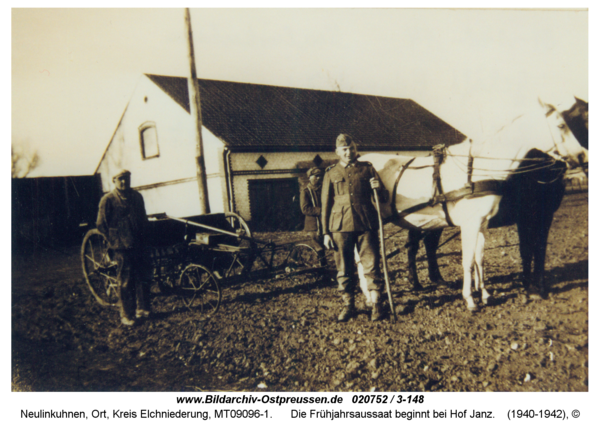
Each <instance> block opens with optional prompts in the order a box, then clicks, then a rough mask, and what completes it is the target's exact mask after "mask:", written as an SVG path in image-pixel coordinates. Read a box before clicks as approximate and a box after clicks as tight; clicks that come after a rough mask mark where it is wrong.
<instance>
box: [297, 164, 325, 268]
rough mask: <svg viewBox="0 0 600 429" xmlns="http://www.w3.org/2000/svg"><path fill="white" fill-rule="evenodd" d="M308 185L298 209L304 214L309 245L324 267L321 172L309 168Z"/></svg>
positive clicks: (301, 194)
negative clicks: (309, 240)
mask: <svg viewBox="0 0 600 429" xmlns="http://www.w3.org/2000/svg"><path fill="white" fill-rule="evenodd" d="M306 175H307V176H308V185H307V186H306V187H305V188H304V189H303V190H302V192H301V193H300V209H301V210H302V214H304V231H305V232H308V234H309V237H310V239H311V244H312V245H313V247H314V248H315V250H316V251H317V254H318V255H319V259H320V263H321V266H325V265H326V262H325V250H324V249H323V246H322V243H323V227H322V226H321V185H322V184H323V171H322V170H321V169H319V168H317V167H313V168H310V169H309V170H308V171H307V172H306Z"/></svg>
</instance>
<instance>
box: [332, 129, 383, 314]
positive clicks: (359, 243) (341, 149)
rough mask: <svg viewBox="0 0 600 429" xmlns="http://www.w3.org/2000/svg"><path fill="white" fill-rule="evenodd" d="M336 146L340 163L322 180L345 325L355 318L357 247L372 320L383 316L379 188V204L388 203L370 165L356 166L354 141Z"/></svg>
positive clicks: (344, 140)
mask: <svg viewBox="0 0 600 429" xmlns="http://www.w3.org/2000/svg"><path fill="white" fill-rule="evenodd" d="M335 147H336V148H335V153H336V155H337V156H338V158H339V162H338V163H337V164H335V165H333V166H331V167H329V168H328V169H327V170H326V172H325V177H324V178H323V187H322V191H321V206H322V209H321V224H322V225H323V233H324V244H325V247H326V248H327V249H334V250H335V263H336V267H337V270H338V274H337V281H338V289H339V290H340V291H341V292H342V299H343V301H344V308H343V310H342V312H341V313H340V315H339V316H338V320H339V321H340V322H345V321H347V320H348V319H350V318H351V317H352V316H354V315H355V313H356V307H355V303H354V292H355V289H356V276H355V273H354V248H355V247H356V249H357V251H358V254H359V256H360V260H361V262H362V265H363V267H364V274H365V277H366V280H367V287H368V289H369V292H370V295H371V300H372V302H373V306H372V309H371V320H372V321H377V320H380V319H381V317H382V314H381V304H380V296H381V290H382V285H383V281H382V277H381V270H380V267H379V262H380V255H379V252H378V245H379V240H378V235H377V228H378V215H377V209H376V207H375V205H374V203H373V198H372V197H373V189H375V190H377V192H378V194H379V199H380V200H382V201H387V192H385V190H384V189H382V187H381V184H380V181H379V176H378V175H377V172H376V171H375V168H373V166H372V165H371V163H369V162H360V161H357V158H358V148H357V146H356V143H355V142H354V141H353V139H352V137H350V136H349V135H347V134H340V135H339V136H338V137H337V139H336V142H335Z"/></svg>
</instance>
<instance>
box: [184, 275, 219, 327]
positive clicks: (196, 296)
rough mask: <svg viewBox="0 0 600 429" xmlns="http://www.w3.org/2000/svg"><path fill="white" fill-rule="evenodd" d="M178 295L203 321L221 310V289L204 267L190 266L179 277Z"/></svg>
mask: <svg viewBox="0 0 600 429" xmlns="http://www.w3.org/2000/svg"><path fill="white" fill-rule="evenodd" d="M177 289H178V291H177V292H178V294H179V296H180V299H181V302H182V303H183V305H185V307H187V308H188V309H189V310H191V311H196V312H197V313H198V314H199V315H200V317H201V318H202V319H208V318H209V317H211V316H212V315H213V314H215V313H216V312H217V310H218V309H219V305H220V304H221V289H220V288H219V283H218V282H217V279H216V278H215V276H213V274H212V273H211V272H210V271H209V270H208V269H207V268H205V267H203V266H202V265H197V264H190V265H188V266H187V267H186V268H185V270H183V272H182V273H181V277H179V287H178V288H177Z"/></svg>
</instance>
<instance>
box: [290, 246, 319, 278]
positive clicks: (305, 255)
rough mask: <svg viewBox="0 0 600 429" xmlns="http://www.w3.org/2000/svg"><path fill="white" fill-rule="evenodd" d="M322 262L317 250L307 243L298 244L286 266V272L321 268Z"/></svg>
mask: <svg viewBox="0 0 600 429" xmlns="http://www.w3.org/2000/svg"><path fill="white" fill-rule="evenodd" d="M319 267H321V261H320V260H319V254H318V253H317V251H316V250H315V249H313V248H312V247H311V246H309V245H308V244H305V243H299V244H296V245H295V246H294V247H293V248H292V250H291V252H290V255H289V256H288V259H287V263H286V266H285V271H286V272H288V273H289V272H292V271H296V270H301V269H305V268H319Z"/></svg>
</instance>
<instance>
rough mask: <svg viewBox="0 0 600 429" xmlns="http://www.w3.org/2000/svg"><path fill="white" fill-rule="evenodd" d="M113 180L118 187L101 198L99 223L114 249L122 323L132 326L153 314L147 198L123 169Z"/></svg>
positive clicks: (97, 223)
mask: <svg viewBox="0 0 600 429" xmlns="http://www.w3.org/2000/svg"><path fill="white" fill-rule="evenodd" d="M113 183H114V184H115V189H114V190H113V191H112V192H109V193H108V194H106V195H104V197H102V200H101V201H100V208H99V210H98V220H97V221H96V226H97V228H98V230H99V231H100V232H101V233H102V234H104V236H105V237H106V239H107V240H108V246H109V248H110V249H112V251H113V255H114V256H113V258H114V260H115V262H116V263H117V284H118V291H119V301H120V311H121V323H122V324H123V325H128V326H130V325H133V324H134V323H135V320H134V319H135V318H138V319H139V318H142V317H148V316H149V315H150V283H149V281H148V280H149V275H150V273H149V270H150V267H149V264H148V262H147V261H146V259H145V255H144V246H145V241H146V231H147V227H148V218H147V216H146V207H145V205H144V198H143V197H142V195H141V194H140V193H139V192H137V191H134V190H133V189H131V173H130V172H129V171H127V170H123V171H121V172H120V173H118V174H117V175H115V176H114V177H113Z"/></svg>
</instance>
